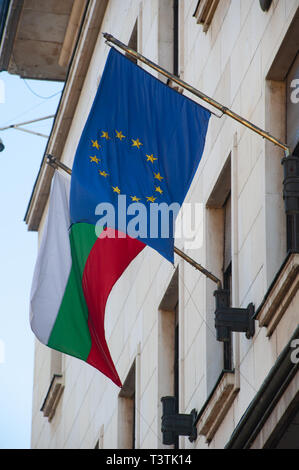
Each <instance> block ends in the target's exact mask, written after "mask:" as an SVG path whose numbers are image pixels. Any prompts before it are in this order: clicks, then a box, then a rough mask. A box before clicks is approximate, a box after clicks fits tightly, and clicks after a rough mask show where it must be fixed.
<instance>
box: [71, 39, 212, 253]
mask: <svg viewBox="0 0 299 470" xmlns="http://www.w3.org/2000/svg"><path fill="white" fill-rule="evenodd" d="M209 119H210V112H209V111H208V110H207V109H205V108H203V107H202V106H200V105H198V104H197V103H195V102H193V101H192V100H190V99H188V98H186V97H184V96H182V95H181V94H179V93H178V92H176V91H175V90H173V89H171V88H169V87H168V86H167V85H165V84H164V83H162V82H161V81H159V80H158V79H156V78H155V77H153V76H152V75H150V74H149V73H148V72H146V71H144V70H143V69H142V68H140V67H139V66H137V65H136V64H134V63H133V62H131V61H130V60H129V59H127V58H126V57H125V56H124V55H122V54H121V53H119V52H117V51H116V50H115V49H113V48H112V49H111V50H110V52H109V55H108V59H107V62H106V65H105V68H104V72H103V76H102V79H101V82H100V85H99V88H98V91H97V94H96V97H95V100H94V103H93V106H92V109H91V111H90V114H89V117H88V119H87V122H86V124H85V127H84V130H83V133H82V136H81V139H80V142H79V145H78V148H77V152H76V156H75V161H74V165H73V171H72V179H71V195H70V212H71V222H72V224H75V223H87V224H93V225H96V224H97V223H98V222H99V219H100V217H102V215H104V212H103V211H102V212H101V210H102V209H101V207H100V206H98V204H101V203H102V204H103V203H105V204H106V203H109V204H111V205H112V207H113V208H114V209H115V217H114V218H113V217H108V216H107V222H106V226H107V228H112V229H115V230H116V231H118V232H119V233H125V234H127V235H129V236H130V237H133V238H136V239H138V240H139V241H141V242H143V243H144V244H145V245H149V246H150V247H152V248H154V249H155V250H157V251H158V252H159V253H160V254H161V255H162V256H164V257H165V258H166V259H167V260H169V261H170V262H173V259H174V253H173V247H174V240H173V238H174V221H175V218H176V215H177V208H178V207H180V206H181V204H182V203H183V201H184V199H185V196H186V194H187V192H188V189H189V187H190V184H191V182H192V179H193V177H194V175H195V172H196V170H197V167H198V164H199V162H200V160H201V157H202V154H203V150H204V145H205V139H206V133H207V128H208V123H209ZM171 205H173V207H174V210H173V211H172V210H169V212H168V216H169V217H168V219H169V220H168V222H169V223H168V224H167V221H166V220H165V217H166V214H167V208H168V209H169V208H171ZM97 206H98V209H96V208H97ZM99 207H100V208H99ZM162 209H163V210H162ZM163 214H164V215H163ZM166 218H167V217H166ZM132 234H133V235H132ZM134 234H135V235H134Z"/></svg>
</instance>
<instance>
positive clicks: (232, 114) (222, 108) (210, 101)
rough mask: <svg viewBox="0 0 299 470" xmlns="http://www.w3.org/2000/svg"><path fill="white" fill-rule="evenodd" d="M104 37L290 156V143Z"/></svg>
mask: <svg viewBox="0 0 299 470" xmlns="http://www.w3.org/2000/svg"><path fill="white" fill-rule="evenodd" d="M103 36H104V38H105V39H106V42H107V44H108V46H110V47H112V46H111V44H109V42H110V43H112V44H115V45H116V46H118V47H119V48H120V49H122V50H124V51H125V52H126V53H127V54H129V55H130V56H132V57H134V58H135V59H138V60H140V61H141V62H143V63H144V64H146V65H147V66H149V67H151V68H152V69H154V70H156V71H157V72H159V73H161V74H162V75H164V76H165V77H167V78H168V79H170V80H172V81H173V82H175V83H177V84H178V85H179V86H181V87H182V88H185V90H188V91H189V92H191V93H192V94H194V95H195V96H197V97H198V98H200V99H202V100H203V101H205V102H206V103H208V104H210V105H211V106H213V107H214V108H216V109H218V110H219V111H221V112H222V113H223V114H226V115H227V116H229V117H230V118H232V119H234V120H235V121H238V122H239V123H240V124H242V125H243V126H245V127H247V128H248V129H251V130H252V131H253V132H256V133H257V134H259V135H260V136H262V137H263V138H264V139H267V140H269V141H270V142H272V143H273V144H274V145H277V146H278V147H280V148H282V149H283V150H284V152H285V156H286V157H288V156H289V155H290V153H291V151H290V148H289V147H288V145H286V144H284V143H283V142H280V141H279V140H278V139H276V138H275V137H274V136H272V135H271V134H269V133H268V132H266V131H265V130H263V129H261V128H259V127H257V126H256V125H255V124H253V123H252V122H250V121H248V120H247V119H244V118H242V117H241V116H239V115H238V114H236V113H235V112H234V111H232V110H231V109H229V108H227V107H226V106H223V105H222V104H220V103H218V102H217V101H215V100H214V99H213V98H210V97H209V96H207V95H205V94H204V93H202V92H201V91H199V90H197V89H196V88H194V87H193V86H191V85H189V84H188V83H186V82H184V81H183V80H181V79H180V78H178V77H177V76H176V75H173V74H172V73H170V72H168V71H167V70H165V69H163V68H162V67H160V66H159V65H157V64H155V62H152V61H151V60H149V59H147V58H146V57H144V56H143V55H141V54H139V52H137V51H135V50H134V49H132V48H130V47H128V46H126V45H125V44H123V43H122V42H121V41H119V40H118V39H116V38H115V37H114V36H112V35H111V34H108V33H103Z"/></svg>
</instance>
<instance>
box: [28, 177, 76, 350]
mask: <svg viewBox="0 0 299 470" xmlns="http://www.w3.org/2000/svg"><path fill="white" fill-rule="evenodd" d="M69 194H70V178H67V177H65V176H63V175H62V174H61V173H59V172H58V171H55V174H54V177H53V180H52V186H51V192H50V200H49V210H48V214H47V219H46V222H45V227H44V232H43V235H42V241H41V245H40V248H39V252H38V256H37V260H36V265H35V270H34V275H33V281H32V287H31V294H30V324H31V328H32V331H33V332H34V334H35V335H36V336H37V338H38V339H39V340H40V341H41V342H42V343H44V344H47V343H48V340H49V337H50V334H51V331H52V329H53V326H54V323H55V320H56V317H57V314H58V311H59V308H60V304H61V301H62V298H63V295H64V291H65V288H66V284H67V281H68V278H69V274H70V270H71V265H72V259H71V249H70V241H69V227H70V215H69Z"/></svg>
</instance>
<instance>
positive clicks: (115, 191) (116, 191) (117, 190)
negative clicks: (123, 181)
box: [112, 186, 120, 194]
mask: <svg viewBox="0 0 299 470" xmlns="http://www.w3.org/2000/svg"><path fill="white" fill-rule="evenodd" d="M112 189H113V192H114V193H117V194H120V189H119V187H118V186H115V187H114V186H112Z"/></svg>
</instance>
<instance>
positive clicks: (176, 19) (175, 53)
mask: <svg viewBox="0 0 299 470" xmlns="http://www.w3.org/2000/svg"><path fill="white" fill-rule="evenodd" d="M173 74H174V75H176V76H177V77H178V76H179V0H173Z"/></svg>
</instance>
